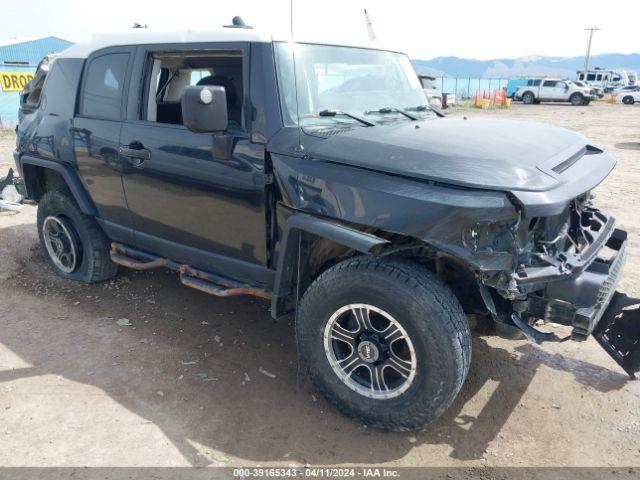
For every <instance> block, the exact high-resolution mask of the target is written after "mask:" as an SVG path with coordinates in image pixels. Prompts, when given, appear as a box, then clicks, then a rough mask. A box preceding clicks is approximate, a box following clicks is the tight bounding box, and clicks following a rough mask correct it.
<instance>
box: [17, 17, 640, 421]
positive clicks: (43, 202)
mask: <svg viewBox="0 0 640 480" xmlns="http://www.w3.org/2000/svg"><path fill="white" fill-rule="evenodd" d="M17 132H18V138H17V149H16V152H15V161H16V164H17V166H18V168H19V171H20V172H21V175H22V177H23V179H24V185H25V189H26V192H25V194H26V196H27V197H28V198H30V199H32V200H34V201H37V202H38V221H37V224H38V232H39V236H40V241H41V244H42V248H43V251H44V252H45V256H46V259H47V261H48V263H49V264H50V266H51V268H52V269H53V270H54V271H55V272H56V273H57V274H58V275H60V276H61V277H64V278H68V279H74V280H79V281H83V282H99V281H102V280H105V279H108V278H111V277H113V276H114V275H115V274H116V271H117V268H118V265H124V266H126V267H130V268H135V269H150V268H157V267H166V268H169V269H172V270H174V271H176V272H178V274H179V278H180V281H181V282H182V283H184V284H185V285H187V286H189V287H193V288H196V289H199V290H202V291H204V292H206V293H209V294H213V295H217V296H221V297H225V296H232V295H255V296H258V297H262V298H265V299H270V301H271V314H272V315H273V316H274V317H278V316H282V315H285V314H289V313H293V312H295V313H296V335H297V345H298V348H299V354H300V358H301V360H302V362H303V365H304V366H305V367H306V370H307V371H308V373H309V375H310V377H311V379H312V381H313V383H314V384H315V386H316V387H317V389H318V390H319V391H320V392H322V394H324V395H325V396H326V397H327V398H328V399H329V401H331V402H332V403H333V404H334V405H335V406H336V407H337V408H339V409H340V410H342V411H343V412H346V413H347V414H349V415H351V416H352V417H355V418H357V419H359V420H360V421H362V422H365V423H367V424H369V425H373V426H378V427H382V428H391V429H406V428H420V427H422V426H423V425H424V424H425V423H427V422H429V421H431V420H434V419H435V418H437V417H438V416H439V415H441V414H442V413H443V412H444V411H445V410H446V409H447V407H448V406H449V405H450V404H451V402H452V401H453V399H454V397H455V396H456V394H457V393H458V391H459V390H460V387H461V385H462V383H463V382H464V379H465V377H466V375H467V371H468V369H469V362H470V361H471V335H470V331H469V323H468V320H467V315H471V314H474V315H476V316H480V317H481V318H483V317H486V318H487V319H488V321H489V322H491V324H492V325H493V324H495V325H496V326H497V329H498V330H499V331H500V333H503V332H506V333H511V332H518V333H520V332H524V334H525V335H526V336H527V337H528V338H529V339H531V340H534V341H537V342H542V341H545V340H547V341H549V340H558V338H557V337H556V336H555V335H553V334H550V333H545V332H544V331H542V330H539V327H538V325H541V324H544V323H546V322H548V321H553V322H556V323H561V324H565V325H567V326H569V327H571V328H572V333H571V338H572V339H574V340H584V339H586V338H587V336H588V335H590V334H591V333H594V329H595V328H596V326H597V325H598V324H599V321H600V319H601V317H602V316H603V312H604V311H605V309H606V307H607V305H608V304H609V303H610V300H611V298H612V296H613V294H614V292H615V285H616V281H617V279H618V277H619V275H620V271H621V268H622V265H623V252H624V248H625V242H626V234H625V232H624V231H621V230H617V229H615V228H614V221H613V218H612V217H610V216H608V215H606V214H605V213H602V212H600V211H599V210H597V209H596V208H594V207H593V206H592V204H591V194H590V191H591V190H592V189H593V188H594V187H595V186H596V185H598V184H599V183H600V182H601V181H602V180H603V179H604V178H605V177H606V176H607V175H608V174H609V172H610V171H611V170H612V169H613V168H614V165H615V160H614V159H613V157H612V156H611V155H610V154H609V153H607V152H605V151H603V150H601V149H600V148H598V147H596V146H593V145H591V143H589V141H588V140H587V139H585V138H584V137H582V136H581V135H578V134H576V133H572V132H570V131H567V130H564V129H561V128H556V127H552V126H547V125H541V124H535V123H522V122H515V121H497V120H475V119H467V118H456V119H447V118H441V114H439V113H437V112H434V111H433V110H432V109H431V108H430V107H429V106H428V105H427V102H426V99H425V96H424V93H423V91H422V88H421V85H420V83H419V81H418V78H417V76H416V75H415V72H414V71H413V69H412V67H411V65H410V62H409V59H408V58H407V56H406V55H404V54H401V53H397V52H393V51H385V50H381V49H376V48H362V47H349V46H332V45H321V44H308V43H291V42H277V41H273V40H272V39H270V38H266V37H263V36H261V35H260V34H259V33H257V32H255V31H253V30H249V29H245V28H229V29H221V30H219V31H212V32H204V33H197V32H184V33H181V34H180V33H176V34H159V33H154V32H150V31H133V32H131V33H130V34H125V35H122V36H117V35H116V36H108V37H102V38H97V39H96V40H94V42H93V43H90V44H85V45H76V46H74V47H72V48H70V49H69V50H67V51H66V52H63V53H62V54H61V55H59V56H57V57H55V58H49V59H45V60H44V61H43V62H42V64H41V65H40V67H39V69H38V71H37V75H36V76H35V78H34V79H33V81H32V82H31V83H30V84H29V85H28V87H27V88H26V89H25V91H24V92H23V94H22V102H21V112H20V125H19V128H18V129H17ZM605 246H606V247H608V248H607V249H606V250H607V252H608V253H609V255H608V256H607V257H604V256H602V255H601V251H603V249H604V247H605ZM600 324H603V322H600ZM607 325H609V323H607ZM543 328H544V327H543ZM603 341H605V340H603ZM605 343H606V341H605ZM607 345H609V344H607ZM636 350H637V349H636ZM636 353H637V352H636ZM625 358H626V357H625ZM625 358H622V359H618V360H619V362H620V363H621V364H622V365H623V366H625V368H626V369H627V370H628V371H629V372H630V373H633V371H634V369H636V370H637V368H636V367H637V365H636V364H635V363H634V364H633V366H631V367H630V366H629V365H631V364H630V362H629V359H628V358H626V359H625Z"/></svg>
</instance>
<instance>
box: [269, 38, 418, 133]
mask: <svg viewBox="0 0 640 480" xmlns="http://www.w3.org/2000/svg"><path fill="white" fill-rule="evenodd" d="M294 50H295V52H294ZM275 51H276V61H277V70H278V85H279V88H280V101H281V103H282V111H283V117H284V118H283V119H284V123H285V125H296V124H301V125H317V124H327V123H346V122H349V123H357V122H358V121H357V120H356V119H354V118H351V117H349V116H347V115H343V114H341V113H340V112H345V113H348V114H351V115H353V116H356V117H366V119H367V121H371V122H373V123H380V122H387V121H400V120H402V121H409V120H410V119H409V118H408V117H407V116H405V115H403V114H402V113H401V112H398V111H397V110H411V111H413V112H414V113H413V114H414V115H416V116H418V115H417V114H416V113H415V112H418V113H419V116H424V115H430V113H429V112H425V111H424V110H425V108H426V105H427V101H426V98H425V94H424V91H423V90H422V87H421V85H420V81H419V80H418V77H417V75H416V74H415V72H414V70H413V67H412V66H411V62H410V61H409V59H408V58H407V56H406V55H403V54H400V53H395V52H386V51H381V50H369V49H363V48H352V47H336V46H328V45H312V44H302V43H295V44H294V43H276V44H275ZM294 58H295V65H294ZM296 85H297V92H296ZM327 111H333V112H338V114H336V115H331V116H328V115H326V114H321V112H322V113H326V112H327Z"/></svg>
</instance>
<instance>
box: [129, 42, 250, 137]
mask: <svg viewBox="0 0 640 480" xmlns="http://www.w3.org/2000/svg"><path fill="white" fill-rule="evenodd" d="M150 56H151V58H150V60H151V61H150V62H148V64H149V65H150V68H149V69H148V70H147V77H146V78H148V83H147V91H146V92H144V95H145V97H144V104H145V105H146V109H145V111H144V112H143V114H142V117H141V119H142V120H146V121H148V122H156V123H169V124H173V125H182V107H181V104H180V100H181V97H182V91H183V90H184V89H185V88H186V87H188V86H193V85H212V86H220V87H224V89H225V93H226V96H227V114H228V118H229V127H230V128H235V129H239V128H242V100H243V98H244V96H243V88H244V86H243V71H242V69H243V66H242V63H243V62H242V58H243V57H242V51H234V50H220V51H201V52H184V53H176V52H172V53H163V52H155V53H152V54H151V55H150Z"/></svg>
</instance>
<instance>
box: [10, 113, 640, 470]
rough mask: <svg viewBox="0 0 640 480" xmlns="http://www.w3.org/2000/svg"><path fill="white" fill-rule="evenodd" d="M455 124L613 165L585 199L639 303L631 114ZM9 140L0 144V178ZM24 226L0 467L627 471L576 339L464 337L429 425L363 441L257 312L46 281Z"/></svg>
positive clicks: (590, 348)
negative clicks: (541, 136) (558, 146)
mask: <svg viewBox="0 0 640 480" xmlns="http://www.w3.org/2000/svg"><path fill="white" fill-rule="evenodd" d="M463 114H464V115H468V116H480V115H489V116H496V117H505V118H506V117H510V118H520V119H527V120H538V121H545V122H551V123H555V124H557V125H560V126H563V127H568V128H572V129H574V130H578V131H580V132H582V133H584V134H586V135H587V136H589V137H591V138H592V139H593V141H594V142H595V143H596V144H599V145H602V146H604V147H606V148H608V149H611V151H612V152H613V153H614V154H615V155H616V156H617V157H618V159H619V164H618V167H617V169H616V170H615V172H614V173H613V175H612V176H611V177H610V178H609V179H608V180H607V181H606V182H605V183H604V184H603V185H602V186H600V187H599V188H598V190H597V193H598V198H597V202H598V203H599V205H600V206H601V207H602V208H604V209H606V210H609V211H611V212H613V213H614V214H615V215H616V217H617V218H618V221H619V223H620V225H621V226H622V227H624V228H626V229H627V230H629V232H630V238H631V248H630V251H629V259H628V263H627V267H626V273H625V276H624V278H623V281H622V284H621V289H622V290H625V291H626V292H628V293H630V294H633V295H640V280H639V279H638V276H637V275H635V273H636V272H637V271H638V268H639V267H640V238H639V233H640V213H638V212H640V187H639V185H640V168H639V167H638V165H639V163H638V162H640V151H638V150H630V149H623V148H621V147H625V145H621V144H623V143H625V142H640V107H637V106H631V107H626V106H620V105H618V106H614V105H606V104H596V105H591V106H589V107H584V108H575V107H569V106H561V105H558V106H551V105H540V106H530V107H525V106H520V105H516V106H514V107H513V108H512V109H511V110H509V111H494V112H481V111H477V110H457V111H454V112H452V115H463ZM496 135H499V133H496ZM490 141H491V139H490V138H487V142H490ZM13 142H14V138H13V136H12V135H4V136H0V145H1V149H0V175H3V174H4V171H5V170H6V169H7V168H8V166H9V164H11V163H12V160H11V157H10V150H11V149H12V146H13ZM34 220H35V208H34V207H31V206H26V207H25V208H24V210H23V212H21V213H20V214H18V215H5V214H0V412H1V413H0V418H1V419H2V420H1V421H0V465H4V466H25V465H28V466H84V465H86V466H194V465H195V466H204V465H234V466H235V465H254V464H261V465H270V464H271V465H287V464H297V465H304V464H307V463H308V464H312V465H328V464H361V465H371V464H388V465H390V466H401V465H407V466H427V465H428V466H466V467H471V466H561V465H570V466H572V465H575V466H578V465H579V466H625V465H626V466H629V465H636V466H638V465H640V408H639V405H640V382H629V381H628V380H627V376H626V375H625V374H624V373H623V372H622V371H621V369H620V368H619V367H618V366H617V365H616V364H615V363H614V362H613V361H612V360H611V359H610V358H609V357H608V356H607V355H606V354H605V353H604V351H602V350H601V349H600V347H599V346H598V345H597V343H596V342H595V341H593V340H589V341H588V342H586V343H582V344H577V343H573V342H567V343H563V344H555V345H549V346H546V345H545V346H544V348H542V347H538V346H535V345H532V344H530V343H528V342H526V341H515V342H512V341H507V340H503V339H500V338H498V337H492V336H486V337H485V336H476V337H475V338H474V344H473V349H474V350H473V362H472V368H471V372H470V374H469V378H468V380H467V382H466V384H465V385H464V387H463V390H462V393H461V395H460V396H459V398H458V399H457V401H456V402H455V404H454V405H453V407H452V408H451V409H450V410H449V411H448V412H447V413H446V414H445V415H444V417H443V418H441V419H440V420H439V421H438V422H436V423H435V424H433V425H431V426H429V427H428V428H427V429H426V430H425V431H424V432H422V433H418V434H415V433H406V434H399V433H388V432H382V431H375V430H371V429H367V428H364V427H362V426H361V425H359V424H357V423H354V422H353V421H351V420H349V419H348V418H345V417H343V416H342V415H340V414H338V413H336V412H335V411H334V410H333V409H332V408H330V407H329V406H328V405H327V404H326V403H325V402H324V400H322V399H321V398H316V397H315V396H314V394H313V391H312V390H311V388H310V386H309V385H308V383H307V382H305V381H304V380H302V379H298V375H297V363H296V356H295V350H294V342H293V328H292V325H291V322H290V320H282V321H274V320H272V319H271V318H270V316H269V315H268V313H267V308H268V305H267V303H265V302H262V301H259V300H251V299H246V298H236V299H217V298H213V297H210V296H207V295H204V294H201V293H198V292H196V291H193V290H189V289H187V288H185V287H183V286H181V285H180V284H179V283H178V281H177V279H176V278H175V276H174V275H173V274H170V273H168V272H165V271H155V272H150V273H136V272H133V271H128V270H122V271H121V273H120V275H119V276H118V277H117V278H116V279H115V280H114V281H111V282H107V283H104V284H100V285H94V286H85V285H79V284H75V283H70V282H67V281H63V280H61V279H59V278H56V277H55V276H54V275H53V274H52V273H51V272H50V271H49V269H48V268H47V267H46V266H45V264H44V262H43V258H42V255H41V254H40V252H39V248H38V246H37V239H36V231H35V226H34ZM122 318H127V319H129V320H130V322H131V324H132V326H119V325H118V324H117V323H116V321H117V320H118V319H122ZM260 367H262V368H264V369H266V370H268V371H269V372H273V373H274V374H276V375H277V378H275V379H274V378H270V377H267V376H265V375H263V374H261V373H260V372H259V371H258V369H259V368H260Z"/></svg>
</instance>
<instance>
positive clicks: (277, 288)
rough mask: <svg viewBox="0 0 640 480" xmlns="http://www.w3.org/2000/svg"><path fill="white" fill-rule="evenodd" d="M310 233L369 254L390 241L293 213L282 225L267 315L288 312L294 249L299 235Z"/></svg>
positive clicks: (294, 273) (294, 274)
mask: <svg viewBox="0 0 640 480" xmlns="http://www.w3.org/2000/svg"><path fill="white" fill-rule="evenodd" d="M304 233H307V234H313V235H315V236H317V237H320V238H325V239H328V240H331V241H333V242H336V243H338V244H340V245H343V246H345V247H348V248H349V249H352V250H355V251H358V252H360V253H364V254H372V253H375V252H376V251H378V250H379V249H380V248H382V247H384V246H385V245H387V244H389V243H390V242H389V241H388V240H386V239H384V238H380V237H378V236H376V235H373V234H371V233H367V232H361V231H359V230H356V229H354V228H351V227H348V226H346V225H343V224H340V223H337V222H336V221H333V220H330V219H324V218H320V217H315V216H313V215H308V214H306V213H294V214H293V215H291V216H290V217H289V218H288V219H287V222H286V224H285V225H284V229H283V234H282V238H283V240H282V250H281V253H280V255H279V256H278V261H277V270H276V277H275V282H274V286H273V298H272V300H271V315H272V316H273V317H274V318H278V317H280V316H282V315H283V314H285V313H288V312H289V311H288V310H287V308H286V306H285V304H284V303H285V298H286V296H287V295H289V294H291V293H292V291H293V287H295V286H296V282H297V267H298V248H299V241H300V238H301V235H302V234H304Z"/></svg>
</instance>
